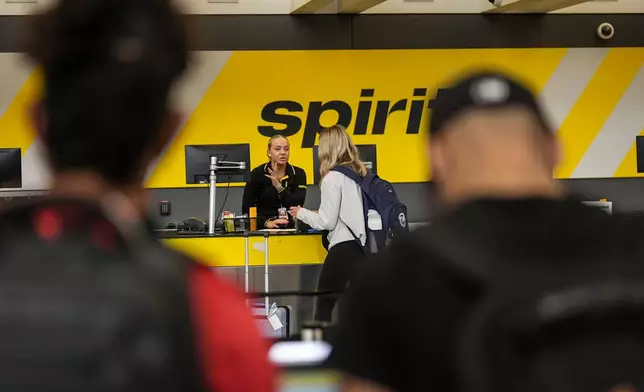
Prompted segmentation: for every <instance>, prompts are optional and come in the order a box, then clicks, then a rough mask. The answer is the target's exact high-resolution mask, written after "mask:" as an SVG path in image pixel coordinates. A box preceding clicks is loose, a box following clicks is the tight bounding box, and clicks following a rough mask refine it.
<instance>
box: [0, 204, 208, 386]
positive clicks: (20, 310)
mask: <svg viewBox="0 0 644 392" xmlns="http://www.w3.org/2000/svg"><path fill="white" fill-rule="evenodd" d="M115 226H117V225H112V222H111V221H110V220H107V219H106V218H105V216H104V215H103V214H102V212H101V210H100V209H98V208H96V206H93V205H85V204H84V203H82V202H77V201H75V202H69V201H46V202H44V203H39V204H37V205H25V206H21V207H17V208H12V209H11V210H9V211H6V212H4V213H2V214H0V347H2V350H0V390H2V391H21V392H59V391H60V392H63V391H64V392H88V391H92V392H96V391H104V392H117V391H118V392H142V391H155V392H159V391H163V392H174V391H203V390H204V385H205V383H204V380H203V378H202V375H201V374H200V371H199V370H198V366H197V357H196V354H195V351H196V350H195V344H194V341H193V332H192V324H191V315H190V310H189V309H190V306H189V305H190V304H189V297H188V290H187V279H188V268H189V265H190V264H189V261H188V260H185V259H183V258H182V257H181V256H178V255H175V254H173V253H171V252H169V251H166V250H165V249H163V248H162V247H161V245H159V244H158V243H157V242H156V241H154V240H153V239H152V237H151V236H150V235H146V234H147V233H144V232H143V231H142V230H141V231H135V230H133V231H132V233H133V234H132V236H131V238H127V239H126V238H124V237H123V236H121V235H120V234H119V233H121V234H122V232H120V231H119V230H117V229H116V227H115ZM94 229H96V230H98V232H96V231H95V230H94ZM100 230H107V231H106V232H108V233H116V234H115V235H116V237H113V239H114V244H116V246H115V247H112V248H110V247H108V248H102V247H101V246H100V238H98V242H99V243H98V244H97V243H96V240H97V237H96V234H97V233H100V232H101V231H100ZM110 230H111V231H110ZM61 233H63V234H62V235H61ZM136 233H139V234H140V235H139V234H136ZM108 237H109V236H108ZM110 238H112V237H110Z"/></svg>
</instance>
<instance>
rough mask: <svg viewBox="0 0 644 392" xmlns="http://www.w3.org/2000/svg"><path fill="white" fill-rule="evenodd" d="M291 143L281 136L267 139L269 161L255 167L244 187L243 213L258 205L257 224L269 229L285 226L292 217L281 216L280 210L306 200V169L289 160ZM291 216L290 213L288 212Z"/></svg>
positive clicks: (289, 222)
mask: <svg viewBox="0 0 644 392" xmlns="http://www.w3.org/2000/svg"><path fill="white" fill-rule="evenodd" d="M290 147H291V146H290V143H289V141H288V139H287V138H286V137H284V136H282V135H275V136H273V137H271V138H270V140H269V141H268V152H267V154H268V158H269V161H268V162H267V163H264V164H262V165H260V166H257V167H256V168H254V169H253V171H252V172H251V175H250V182H248V183H246V188H244V197H243V200H242V213H244V214H248V212H249V210H250V207H257V225H258V227H264V228H267V229H275V228H280V227H286V226H287V225H289V224H292V220H289V219H280V218H279V216H278V210H279V209H280V208H281V207H284V208H286V209H287V210H288V209H289V208H290V207H296V206H301V205H303V204H304V200H305V199H306V172H305V171H304V170H303V169H302V168H299V167H297V166H293V165H291V164H290V163H288V159H289V157H290V150H291V148H290ZM287 215H288V214H287Z"/></svg>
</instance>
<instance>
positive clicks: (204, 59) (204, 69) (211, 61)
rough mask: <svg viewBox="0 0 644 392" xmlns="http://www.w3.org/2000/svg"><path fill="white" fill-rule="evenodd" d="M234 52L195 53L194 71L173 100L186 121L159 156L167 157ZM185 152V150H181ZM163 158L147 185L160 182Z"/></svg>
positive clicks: (150, 173) (150, 172)
mask: <svg viewBox="0 0 644 392" xmlns="http://www.w3.org/2000/svg"><path fill="white" fill-rule="evenodd" d="M231 55H232V52H223V51H222V52H194V56H195V58H194V61H195V65H194V69H191V70H190V72H189V73H188V75H187V76H186V79H185V80H183V82H182V83H181V85H180V86H178V88H177V90H176V95H175V97H174V99H173V101H174V102H175V104H176V105H177V109H178V110H179V111H180V112H181V114H182V115H184V116H185V117H184V121H183V123H182V124H181V125H180V126H179V129H180V130H181V131H178V132H177V133H176V134H175V136H174V138H173V139H172V140H171V141H170V142H169V143H168V145H167V146H166V148H165V150H164V151H163V152H162V153H161V154H160V155H159V156H160V157H165V156H166V155H167V154H166V153H167V151H168V149H169V148H170V146H172V144H173V143H174V141H175V140H176V139H177V138H178V137H179V136H180V134H181V132H182V131H183V129H184V127H185V125H186V123H187V122H188V120H189V119H190V116H191V115H192V113H193V112H194V111H195V110H196V109H197V106H199V103H200V102H201V99H202V98H203V96H204V94H206V92H207V91H208V89H209V88H210V86H211V85H212V83H213V81H214V80H215V79H216V78H217V75H218V74H219V72H221V70H222V69H223V68H224V66H225V65H226V63H227V62H228V59H229V58H230V56H231ZM181 151H183V148H182V149H181ZM161 162H162V158H159V159H157V160H155V161H154V162H152V163H151V164H150V166H149V167H148V173H147V176H146V185H147V186H154V184H155V183H156V182H157V181H159V180H160V178H158V177H159V176H158V175H155V174H156V172H157V169H158V167H159V165H160V164H161Z"/></svg>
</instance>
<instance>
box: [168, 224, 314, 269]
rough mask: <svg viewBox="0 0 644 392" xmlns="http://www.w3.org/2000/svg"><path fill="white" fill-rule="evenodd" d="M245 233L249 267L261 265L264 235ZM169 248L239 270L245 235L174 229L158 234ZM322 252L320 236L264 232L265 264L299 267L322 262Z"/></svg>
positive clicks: (244, 251)
mask: <svg viewBox="0 0 644 392" xmlns="http://www.w3.org/2000/svg"><path fill="white" fill-rule="evenodd" d="M266 233H267V232H252V233H248V247H249V255H248V256H249V265H251V266H263V265H264V254H265V248H266V246H265V238H264V237H265V235H266ZM158 235H159V237H160V238H161V239H162V241H163V243H164V244H165V245H166V246H168V247H169V248H172V249H175V250H178V251H180V252H183V253H185V254H187V255H189V256H191V257H193V258H195V259H197V260H199V261H201V262H202V263H204V264H206V265H208V266H212V267H243V266H244V265H245V260H246V236H245V235H244V233H235V234H215V235H209V234H204V233H198V234H178V233H177V232H176V230H171V231H159V232H158ZM326 253H327V252H326V250H325V249H324V247H323V246H322V234H320V233H292V232H291V233H279V232H278V233H274V232H268V263H269V265H303V264H320V263H322V262H324V258H325V257H326Z"/></svg>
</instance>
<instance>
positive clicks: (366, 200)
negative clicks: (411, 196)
mask: <svg viewBox="0 0 644 392" xmlns="http://www.w3.org/2000/svg"><path fill="white" fill-rule="evenodd" d="M332 170H333V171H337V172H339V173H342V174H344V175H345V176H347V177H349V178H350V179H352V180H353V181H355V182H356V183H357V184H358V185H360V189H361V190H362V202H363V209H364V221H365V229H366V232H367V235H368V237H370V238H373V239H374V240H375V245H376V247H375V248H376V252H373V253H377V252H381V251H384V250H385V249H386V247H387V246H389V245H390V243H391V242H392V241H393V239H394V238H396V236H402V235H406V234H408V233H409V224H408V220H407V206H405V205H404V204H403V203H401V202H400V200H399V199H398V196H397V195H396V191H395V190H394V187H393V186H391V184H390V183H389V182H388V181H385V180H383V179H382V178H380V177H378V176H377V175H375V174H373V173H372V172H371V171H369V172H367V175H366V176H364V177H361V176H360V175H359V174H358V173H356V172H355V171H353V170H352V169H351V168H349V167H347V166H336V167H334V168H333V169H332ZM370 209H372V210H375V211H377V212H378V213H379V214H380V218H381V219H382V230H381V231H372V230H370V229H369V226H368V217H367V214H368V212H369V210H370ZM347 228H348V227H347ZM349 231H351V234H352V235H353V237H354V238H355V239H356V241H358V242H359V243H360V241H359V240H358V238H357V237H356V235H355V234H354V233H353V231H352V230H351V229H350V228H349ZM367 247H369V245H368V244H367Z"/></svg>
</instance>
